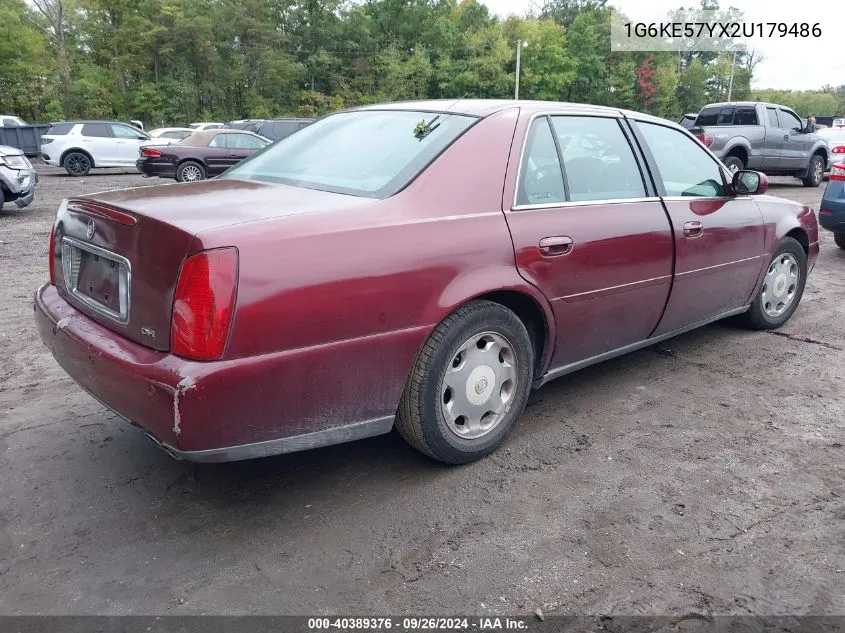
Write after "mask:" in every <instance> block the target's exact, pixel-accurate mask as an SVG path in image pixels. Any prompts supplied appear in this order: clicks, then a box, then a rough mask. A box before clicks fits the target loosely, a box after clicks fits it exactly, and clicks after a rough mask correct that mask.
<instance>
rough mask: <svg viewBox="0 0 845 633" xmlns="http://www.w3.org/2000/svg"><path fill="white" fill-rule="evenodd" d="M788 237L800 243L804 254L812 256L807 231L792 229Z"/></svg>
mask: <svg viewBox="0 0 845 633" xmlns="http://www.w3.org/2000/svg"><path fill="white" fill-rule="evenodd" d="M786 237H791V238H793V239H795V240H798V243H799V244H800V245H801V248H803V249H804V252H805V253H807V255H809V254H810V238H809V237H807V233H806V231H804V230H803V229H792V230H791V231H790V232H789V233H787V234H786Z"/></svg>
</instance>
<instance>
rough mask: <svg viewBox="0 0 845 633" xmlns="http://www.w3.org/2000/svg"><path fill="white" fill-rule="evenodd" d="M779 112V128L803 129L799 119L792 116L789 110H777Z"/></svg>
mask: <svg viewBox="0 0 845 633" xmlns="http://www.w3.org/2000/svg"><path fill="white" fill-rule="evenodd" d="M778 109H779V110H780V112H779V113H778V115H779V116H780V121H781V127H785V128H789V129H792V128H796V129H799V130H801V129H803V128H804V125H803V124H802V123H801V119H799V118H798V117H797V116H796V115H794V114H793V113H792V112H790V111H789V110H784V109H783V108H778Z"/></svg>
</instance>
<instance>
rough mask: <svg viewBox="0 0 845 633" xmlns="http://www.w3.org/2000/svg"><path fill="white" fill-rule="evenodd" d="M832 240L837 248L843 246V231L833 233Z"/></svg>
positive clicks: (844, 245) (844, 234)
mask: <svg viewBox="0 0 845 633" xmlns="http://www.w3.org/2000/svg"><path fill="white" fill-rule="evenodd" d="M833 241H834V242H836V245H837V246H838V247H839V248H845V233H834V234H833Z"/></svg>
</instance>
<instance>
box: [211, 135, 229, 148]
mask: <svg viewBox="0 0 845 633" xmlns="http://www.w3.org/2000/svg"><path fill="white" fill-rule="evenodd" d="M228 136H229V135H228V134H218V135H217V136H215V137H214V138H213V139H211V141H210V142H209V144H208V146H209V147H218V148H219V147H226V138H227V137H228Z"/></svg>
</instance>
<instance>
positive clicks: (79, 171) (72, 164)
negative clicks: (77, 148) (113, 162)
mask: <svg viewBox="0 0 845 633" xmlns="http://www.w3.org/2000/svg"><path fill="white" fill-rule="evenodd" d="M62 167H64V168H65V171H66V172H67V173H68V176H73V177H74V178H80V177H82V176H87V175H88V172H90V171H91V167H93V165H92V163H91V157H90V156H88V154H86V153H85V152H68V153H67V154H66V155H65V158H64V160H63V161H62Z"/></svg>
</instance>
